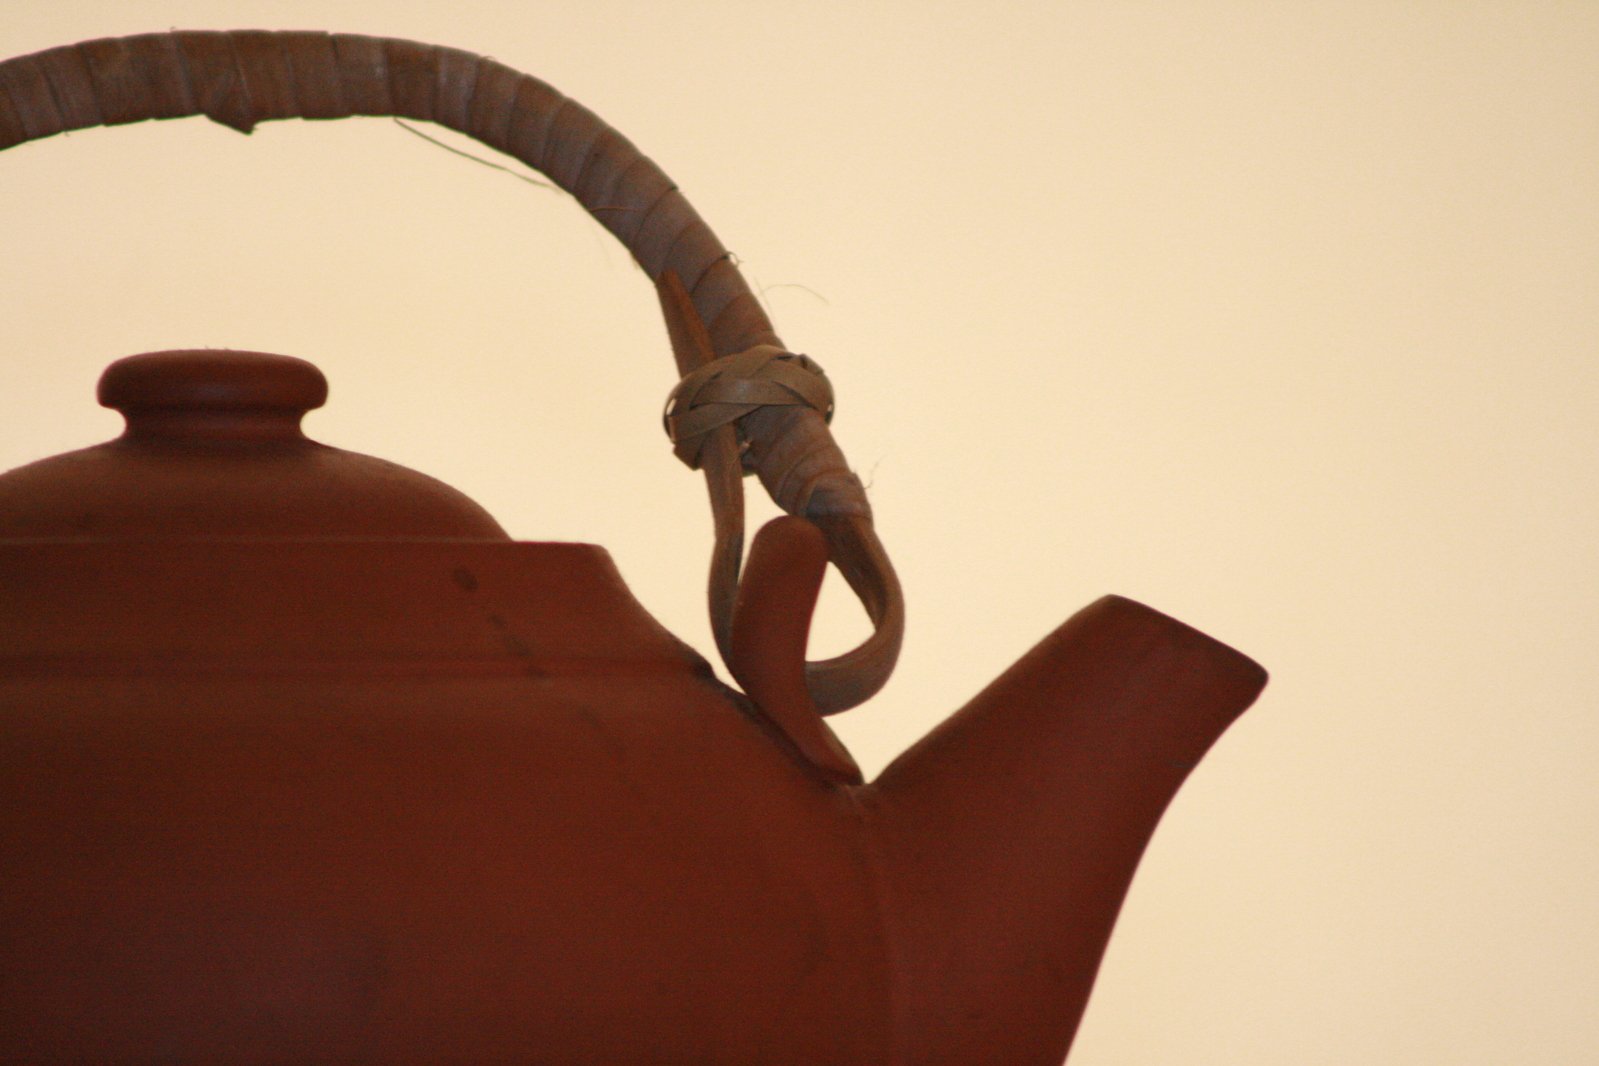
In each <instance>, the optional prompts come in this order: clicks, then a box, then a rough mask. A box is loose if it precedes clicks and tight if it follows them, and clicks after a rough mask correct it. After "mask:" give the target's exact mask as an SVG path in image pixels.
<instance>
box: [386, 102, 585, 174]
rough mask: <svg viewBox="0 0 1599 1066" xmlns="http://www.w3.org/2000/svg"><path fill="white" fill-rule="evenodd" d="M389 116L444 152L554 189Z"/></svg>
mask: <svg viewBox="0 0 1599 1066" xmlns="http://www.w3.org/2000/svg"><path fill="white" fill-rule="evenodd" d="M390 118H391V121H392V122H393V123H394V124H395V125H396V126H398V127H400V128H401V129H402V130H404V131H405V132H406V133H411V134H415V135H416V136H418V137H420V138H422V139H423V140H424V141H426V142H428V143H429V144H432V145H437V146H438V147H440V148H442V149H444V150H445V151H446V152H449V153H451V154H452V155H458V156H460V157H461V158H462V159H470V160H471V161H472V162H474V163H481V164H482V165H483V166H486V167H489V168H490V169H492V170H498V171H501V172H503V173H506V174H509V175H511V177H513V178H516V179H517V180H519V181H525V182H527V183H528V184H529V185H537V186H538V187H539V188H541V189H549V190H550V191H551V192H554V191H555V186H554V185H552V184H550V183H549V182H547V181H540V180H539V179H538V178H535V177H533V176H532V175H531V174H524V173H522V172H521V171H520V170H517V169H515V168H514V167H508V166H505V165H503V164H501V163H496V162H495V161H494V160H492V159H484V158H483V157H482V156H478V155H473V154H472V153H471V152H464V151H462V150H461V149H459V148H457V147H455V146H454V145H453V144H445V143H444V142H443V141H441V140H439V139H438V138H437V137H430V136H429V135H427V134H426V133H423V132H422V131H421V130H419V129H417V128H416V127H415V126H413V125H411V124H410V123H409V122H405V121H403V120H401V119H398V118H393V117H392V116H390Z"/></svg>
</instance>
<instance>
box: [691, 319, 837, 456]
mask: <svg viewBox="0 0 1599 1066" xmlns="http://www.w3.org/2000/svg"><path fill="white" fill-rule="evenodd" d="M763 407H809V408H811V409H812V410H815V411H816V412H818V413H819V414H821V416H822V418H823V419H825V420H831V419H832V417H833V386H832V383H831V382H829V381H828V380H827V375H826V374H825V373H823V371H822V368H821V367H820V366H818V365H816V363H815V362H814V361H812V360H811V359H810V358H809V357H807V356H804V355H797V354H795V353H793V352H787V351H784V350H783V349H782V348H778V347H776V346H775V345H770V344H757V345H756V346H755V347H753V348H749V349H747V350H745V351H742V352H738V353H736V354H734V355H725V356H723V357H722V358H720V359H713V360H712V361H711V362H709V363H706V364H705V365H704V366H701V367H699V368H698V369H697V370H694V371H692V372H691V373H689V374H688V375H687V376H685V377H684V378H683V380H681V381H679V382H678V383H677V387H676V388H674V389H673V390H672V392H671V395H670V396H668V397H667V399H666V412H665V415H664V417H663V421H664V422H665V425H666V435H667V436H668V437H670V438H671V439H672V451H673V452H674V453H675V454H676V455H677V457H678V458H679V459H681V460H683V462H685V463H687V464H688V466H689V467H690V468H691V469H694V470H698V469H699V467H700V462H701V455H700V453H701V450H702V449H703V448H704V445H705V442H706V440H707V439H708V438H709V435H710V433H711V431H712V430H715V429H717V428H718V427H720V426H725V425H727V424H728V423H730V422H737V421H738V420H739V419H741V418H743V417H744V416H745V415H747V414H749V413H750V412H752V411H756V410H759V409H760V408H763ZM740 441H741V443H742V441H743V435H742V433H741V434H740Z"/></svg>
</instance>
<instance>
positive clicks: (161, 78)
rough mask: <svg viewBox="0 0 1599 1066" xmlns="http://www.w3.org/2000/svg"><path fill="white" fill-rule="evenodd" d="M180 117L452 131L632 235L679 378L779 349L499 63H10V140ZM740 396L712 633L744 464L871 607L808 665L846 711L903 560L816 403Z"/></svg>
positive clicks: (588, 124)
mask: <svg viewBox="0 0 1599 1066" xmlns="http://www.w3.org/2000/svg"><path fill="white" fill-rule="evenodd" d="M187 115H205V116H207V117H208V118H211V119H213V120H215V121H217V122H220V123H222V124H223V125H226V126H230V127H232V128H234V129H236V130H239V131H241V132H244V133H248V132H250V130H251V129H253V128H254V126H255V125H256V123H258V122H263V121H266V120H269V119H280V118H307V119H327V118H343V117H346V116H350V115H382V116H398V117H405V118H411V119H418V120H423V121H431V122H436V123H438V124H439V125H441V126H445V127H448V128H450V129H453V130H457V131H459V132H461V133H464V134H467V135H468V136H471V137H473V138H476V139H477V140H479V141H482V142H483V143H484V144H486V145H489V146H490V147H492V148H495V149H498V150H499V151H502V152H505V153H506V154H508V155H511V156H514V157H516V158H517V159H519V160H521V161H522V162H524V163H526V164H527V165H528V166H530V167H533V168H534V169H536V170H538V171H540V172H542V173H543V174H545V175H546V176H547V177H549V178H550V180H551V181H553V182H555V184H557V185H559V186H560V187H561V188H562V189H565V190H566V191H567V192H569V193H571V194H572V195H573V196H574V197H576V198H577V200H578V202H579V203H581V204H582V205H583V206H584V208H586V209H587V210H588V212H589V213H590V214H591V215H593V216H594V217H595V219H597V220H598V221H599V223H600V224H601V225H602V226H604V227H605V228H606V229H608V230H610V231H611V232H612V233H613V234H615V235H616V237H617V239H618V240H620V241H621V242H622V243H623V244H624V245H625V246H626V247H627V249H628V251H629V252H631V253H632V255H633V258H634V259H635V260H637V262H638V264H639V266H641V267H642V268H643V269H644V271H645V272H646V273H647V274H648V275H649V276H650V279H651V280H652V281H653V282H654V283H655V285H656V287H657V290H658V292H659V295H660V300H661V304H662V309H663V311H664V312H665V314H666V317H667V327H668V332H669V333H670V335H671V338H672V347H673V351H674V353H675V355H676V358H677V362H678V371H679V374H680V375H683V376H688V375H690V374H692V373H693V372H695V371H697V370H701V368H702V367H704V366H706V364H709V363H716V362H718V361H722V360H727V363H726V364H725V365H726V366H728V367H733V366H735V365H737V366H744V365H747V364H749V362H750V360H749V359H747V358H746V359H743V360H739V359H736V358H735V357H739V356H741V355H744V354H745V353H749V352H750V351H752V350H754V349H761V348H772V349H778V350H781V349H782V343H781V341H779V340H778V338H777V335H776V334H775V333H774V332H773V331H772V326H771V323H770V321H768V319H767V317H766V314H765V312H764V311H763V310H762V309H761V306H760V304H759V303H758V302H757V301H756V299H755V298H754V296H753V295H752V294H751V293H750V290H749V287H748V285H746V284H745V282H744V279H743V277H742V276H741V275H740V274H739V272H738V268H737V267H736V266H734V264H733V262H732V260H731V258H730V256H729V254H728V252H727V250H726V249H725V248H723V247H722V244H721V242H720V241H719V240H717V238H716V235H715V234H714V233H712V232H711V229H710V227H709V226H707V225H706V224H705V222H704V221H703V220H702V219H701V218H700V217H699V215H698V214H696V213H695V211H694V209H693V208H692V207H690V206H689V203H688V201H687V200H686V199H684V197H683V194H682V193H681V192H679V191H678V189H677V186H675V185H674V184H673V183H672V182H671V180H670V179H669V178H668V177H667V176H666V175H665V174H664V173H662V171H661V169H660V168H659V167H657V166H656V165H655V164H654V163H652V162H651V161H650V160H649V159H648V158H646V157H645V156H644V155H643V154H642V153H641V152H639V150H638V149H637V148H635V147H634V146H633V145H632V144H631V143H630V142H629V141H628V140H627V139H626V138H625V137H623V136H622V135H621V134H619V133H617V132H616V131H615V130H614V129H612V128H611V127H610V126H609V125H607V124H606V123H605V122H603V121H601V120H600V119H599V118H597V117H596V116H595V115H594V114H593V113H592V112H591V111H589V110H588V109H586V108H584V107H583V106H582V105H581V104H578V103H575V102H574V101H572V100H569V99H567V98H566V97H564V96H562V95H561V94H560V93H558V92H556V91H555V90H554V89H552V88H550V87H549V86H548V85H546V84H545V83H543V82H542V81H539V80H538V79H537V78H533V77H530V76H528V75H526V74H521V73H519V72H517V71H515V70H512V69H511V68H509V67H506V66H504V65H503V64H500V63H497V62H495V61H494V60H492V59H486V58H483V57H480V56H476V55H472V54H470V53H468V52H463V51H460V50H457V49H453V48H441V47H437V46H434V45H428V44H418V43H416V42H414V41H403V40H395V39H390V38H378V37H367V36H361V35H356V34H329V33H320V32H268V31H261V30H245V31H233V32H199V31H175V32H172V33H155V34H141V35H137V36H132V37H118V38H107V39H103V40H95V41H85V42H83V43H81V44H76V45H68V46H65V47H61V48H52V49H49V50H47V51H43V52H37V53H35V54H33V55H28V56H21V57H18V58H16V59H11V60H7V61H5V62H3V63H0V149H4V148H9V147H11V146H12V145H15V144H20V143H22V142H23V141H29V140H36V139H38V138H41V137H48V136H51V135H52V134H56V133H60V132H62V131H64V130H74V129H83V128H85V127H90V126H101V125H105V126H113V125H120V124H123V123H129V122H140V121H144V120H146V119H155V118H178V117H182V116H187ZM784 354H786V353H784ZM757 361H758V360H757ZM720 365H724V364H719V366H718V367H713V368H712V370H711V374H712V376H715V373H716V371H717V370H718V369H720ZM702 376H703V373H702ZM746 391H748V390H746ZM741 407H744V408H748V409H747V410H741V412H740V413H739V415H738V416H737V418H736V419H734V420H732V421H725V422H722V423H721V424H720V425H716V426H715V427H714V428H712V429H711V430H709V431H708V432H707V433H706V435H705V440H704V442H703V443H702V444H701V445H699V446H698V447H697V448H696V460H697V462H698V465H699V466H700V467H701V468H702V469H703V470H704V471H705V475H706V482H707V486H708V488H709V490H710V495H711V505H712V511H713V514H714V516H715V522H716V541H717V543H716V547H715V550H714V552H713V555H712V562H711V579H710V606H711V621H712V628H713V630H714V631H715V633H716V639H717V643H718V645H719V646H720V648H721V650H722V653H723V656H724V658H725V657H726V655H727V650H728V634H729V630H730V626H731V621H732V614H733V603H734V599H735V597H736V595H737V589H738V574H739V566H740V561H741V558H742V553H743V540H744V536H743V527H744V519H743V495H742V487H741V482H740V478H741V477H742V474H743V472H744V471H745V470H746V469H748V470H750V471H753V472H754V473H756V474H758V475H759V476H760V478H761V481H762V483H763V484H765V485H766V487H767V489H768V491H769V492H770V493H771V494H772V497H773V499H775V500H776V501H777V502H778V504H779V505H781V506H782V507H783V508H784V509H785V510H787V511H789V512H790V513H793V514H798V515H801V516H802V517H805V518H808V519H810V520H811V521H813V522H815V523H816V524H817V525H818V526H820V527H821V528H822V530H823V532H824V533H826V534H827V538H828V543H829V548H830V552H831V557H832V560H833V562H834V563H835V564H836V565H837V566H838V567H839V569H840V570H841V571H842V572H843V573H844V575H845V577H846V578H847V579H848V580H849V582H850V585H851V587H852V588H853V589H854V590H855V592H856V594H857V595H858V596H860V598H861V601H862V603H863V604H864V605H865V607H866V610H867V613H868V615H869V616H870V617H871V619H872V622H873V625H874V627H875V628H874V631H873V633H872V635H871V636H870V637H869V638H868V639H867V640H866V641H865V642H864V643H863V644H861V645H860V646H859V647H858V648H856V649H855V650H853V651H851V652H849V653H847V654H845V655H842V656H839V657H838V658H835V659H829V660H826V661H822V662H814V663H810V664H808V665H807V668H806V669H807V679H808V682H809V685H810V689H811V693H812V697H813V699H814V700H815V702H816V704H817V707H818V709H819V710H821V711H822V712H824V713H831V712H833V711H839V710H844V709H846V708H848V707H853V706H855V705H856V704H858V703H860V702H862V701H863V700H865V699H867V698H868V697H869V696H870V695H871V694H872V693H874V692H876V691H877V690H878V689H879V688H881V687H882V685H883V683H884V682H885V681H886V680H887V679H888V675H889V673H890V672H891V671H892V670H893V666H894V661H895V659H896V658H897V656H898V652H899V644H900V638H901V635H902V633H903V629H904V605H903V601H902V599H901V596H900V591H899V585H898V582H897V580H896V578H895V576H894V571H893V568H892V566H891V565H890V564H889V562H888V558H887V556H886V554H885V553H884V552H883V549H882V545H881V544H880V543H879V542H878V539H877V536H876V533H875V532H874V531H873V528H872V521H871V512H870V509H869V507H868V506H867V503H866V496H865V493H864V491H863V490H862V489H861V486H860V482H859V481H858V480H857V479H856V478H855V477H854V475H853V474H851V473H850V471H849V468H848V465H847V464H846V463H845V461H844V457H843V454H842V453H841V452H840V451H839V450H838V447H837V446H836V445H835V444H834V443H833V440H832V437H831V435H830V434H829V433H828V430H827V426H826V420H825V418H824V415H823V412H821V411H819V410H817V409H816V407H815V406H812V405H811V404H810V403H809V402H808V401H807V402H796V403H787V404H777V405H768V404H756V405H741ZM711 421H712V422H715V421H716V420H715V419H711ZM680 451H681V449H680Z"/></svg>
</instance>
